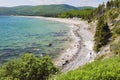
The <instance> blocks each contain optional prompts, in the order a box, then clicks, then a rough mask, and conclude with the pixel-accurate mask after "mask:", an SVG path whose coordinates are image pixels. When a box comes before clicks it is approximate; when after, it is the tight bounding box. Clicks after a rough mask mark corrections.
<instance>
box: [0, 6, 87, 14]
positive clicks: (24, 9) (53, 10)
mask: <svg viewBox="0 0 120 80" xmlns="http://www.w3.org/2000/svg"><path fill="white" fill-rule="evenodd" d="M84 8H85V7H84ZM80 9H83V7H74V6H71V5H66V4H59V5H38V6H16V7H0V15H24V16H56V15H58V14H60V13H62V12H67V11H71V10H80Z"/></svg>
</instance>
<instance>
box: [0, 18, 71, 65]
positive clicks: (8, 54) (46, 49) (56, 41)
mask: <svg viewBox="0 0 120 80" xmlns="http://www.w3.org/2000/svg"><path fill="white" fill-rule="evenodd" d="M69 30H70V29H69V27H68V25H67V24H64V23H60V22H55V21H48V20H43V19H37V18H30V17H15V16H0V63H2V62H5V61H7V60H8V59H11V58H16V57H18V56H19V55H21V54H23V53H34V54H35V55H38V56H39V55H52V57H53V56H54V55H57V54H59V53H60V52H61V51H63V50H65V48H66V46H67V44H68V43H69V42H70V40H71V38H70V33H69Z"/></svg>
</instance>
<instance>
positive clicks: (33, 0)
mask: <svg viewBox="0 0 120 80" xmlns="http://www.w3.org/2000/svg"><path fill="white" fill-rule="evenodd" d="M107 1H108V0H0V6H7V7H8V6H18V5H49V4H70V5H73V6H94V7H97V6H98V4H100V3H103V2H107Z"/></svg>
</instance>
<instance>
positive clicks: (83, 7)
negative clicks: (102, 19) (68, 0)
mask: <svg viewBox="0 0 120 80" xmlns="http://www.w3.org/2000/svg"><path fill="white" fill-rule="evenodd" d="M77 8H78V9H95V8H96V7H92V6H80V7H77Z"/></svg>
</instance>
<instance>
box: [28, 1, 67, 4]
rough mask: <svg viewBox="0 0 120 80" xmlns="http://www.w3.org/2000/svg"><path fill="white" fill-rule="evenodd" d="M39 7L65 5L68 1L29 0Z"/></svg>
mask: <svg viewBox="0 0 120 80" xmlns="http://www.w3.org/2000/svg"><path fill="white" fill-rule="evenodd" d="M29 1H32V2H34V3H36V4H39V5H48V4H63V3H64V2H65V1H66V0H29Z"/></svg>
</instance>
